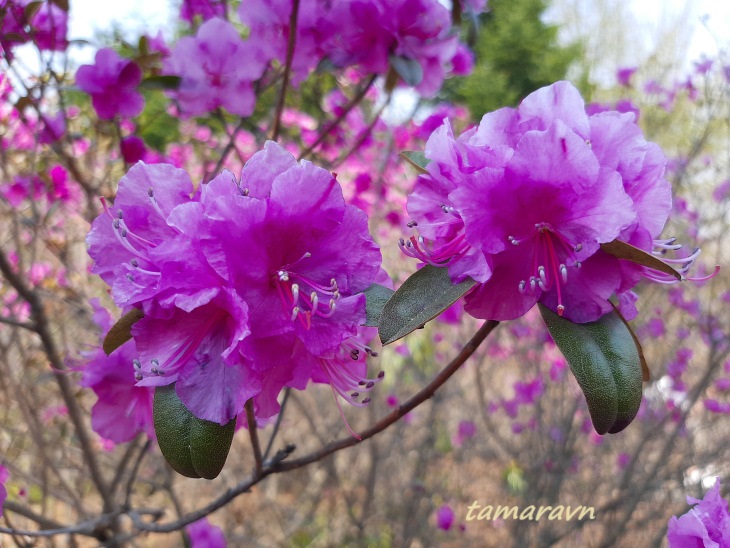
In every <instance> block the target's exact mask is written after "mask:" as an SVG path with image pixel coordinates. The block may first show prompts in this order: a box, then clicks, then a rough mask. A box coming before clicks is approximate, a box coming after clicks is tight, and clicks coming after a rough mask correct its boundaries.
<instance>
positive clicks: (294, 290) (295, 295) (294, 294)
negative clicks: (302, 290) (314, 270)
mask: <svg viewBox="0 0 730 548" xmlns="http://www.w3.org/2000/svg"><path fill="white" fill-rule="evenodd" d="M291 298H292V300H293V301H294V302H295V303H296V302H299V284H291Z"/></svg>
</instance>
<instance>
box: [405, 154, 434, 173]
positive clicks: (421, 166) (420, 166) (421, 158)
mask: <svg viewBox="0 0 730 548" xmlns="http://www.w3.org/2000/svg"><path fill="white" fill-rule="evenodd" d="M399 156H400V157H401V158H403V159H404V160H405V161H406V162H408V163H409V164H411V165H412V166H413V167H414V168H415V169H416V171H418V172H419V173H428V171H426V166H427V165H428V164H429V162H430V161H431V160H429V159H428V158H426V154H425V153H423V152H421V151H416V150H404V151H403V152H401V153H400V154H399Z"/></svg>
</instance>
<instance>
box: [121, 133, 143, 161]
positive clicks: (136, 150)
mask: <svg viewBox="0 0 730 548" xmlns="http://www.w3.org/2000/svg"><path fill="white" fill-rule="evenodd" d="M119 149H120V151H121V153H122V158H123V159H124V162H125V163H127V164H136V163H137V162H139V161H141V160H144V159H145V156H146V155H147V148H146V147H145V146H144V141H143V140H142V139H141V138H140V137H137V136H136V135H130V136H129V137H125V138H124V139H122V141H121V142H120V143H119Z"/></svg>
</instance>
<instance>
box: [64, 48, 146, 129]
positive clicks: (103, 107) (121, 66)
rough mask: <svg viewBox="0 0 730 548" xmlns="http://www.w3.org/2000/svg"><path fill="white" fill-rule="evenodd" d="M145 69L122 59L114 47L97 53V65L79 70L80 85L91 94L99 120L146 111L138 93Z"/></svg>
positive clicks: (77, 80) (129, 115) (84, 66)
mask: <svg viewBox="0 0 730 548" xmlns="http://www.w3.org/2000/svg"><path fill="white" fill-rule="evenodd" d="M141 81H142V70H141V69H140V68H139V67H138V66H137V64H136V63H135V62H134V61H130V60H129V59H122V58H121V57H120V56H119V54H117V52H116V51H114V50H113V49H111V48H103V49H100V50H99V51H97V52H96V57H95V62H94V64H93V65H82V66H81V67H79V70H78V71H76V85H78V86H79V88H81V90H82V91H85V92H86V93H88V94H89V95H91V103H92V104H93V105H94V109H95V110H96V113H97V114H98V115H99V118H103V119H107V120H108V119H111V118H114V117H115V116H116V115H117V114H119V115H121V116H127V117H133V116H137V115H138V114H139V113H140V112H142V109H143V108H144V98H143V97H142V94H141V93H140V92H138V91H137V86H138V85H139V83H140V82H141Z"/></svg>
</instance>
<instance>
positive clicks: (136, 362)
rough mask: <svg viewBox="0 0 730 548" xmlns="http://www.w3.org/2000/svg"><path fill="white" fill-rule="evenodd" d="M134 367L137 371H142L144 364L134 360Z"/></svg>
mask: <svg viewBox="0 0 730 548" xmlns="http://www.w3.org/2000/svg"><path fill="white" fill-rule="evenodd" d="M132 365H133V366H134V368H135V369H142V362H140V361H139V360H138V359H137V358H134V359H133V360H132Z"/></svg>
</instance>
